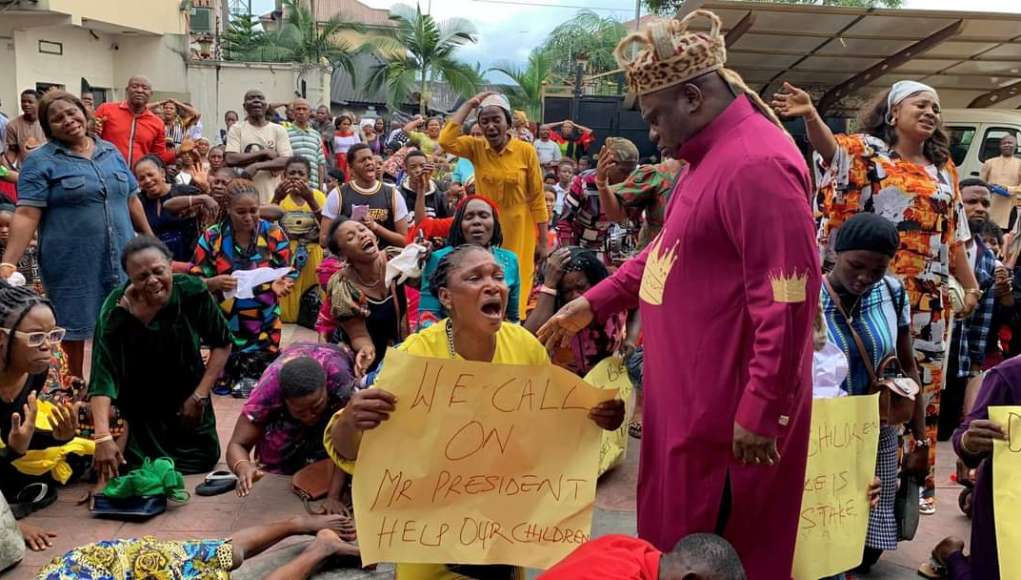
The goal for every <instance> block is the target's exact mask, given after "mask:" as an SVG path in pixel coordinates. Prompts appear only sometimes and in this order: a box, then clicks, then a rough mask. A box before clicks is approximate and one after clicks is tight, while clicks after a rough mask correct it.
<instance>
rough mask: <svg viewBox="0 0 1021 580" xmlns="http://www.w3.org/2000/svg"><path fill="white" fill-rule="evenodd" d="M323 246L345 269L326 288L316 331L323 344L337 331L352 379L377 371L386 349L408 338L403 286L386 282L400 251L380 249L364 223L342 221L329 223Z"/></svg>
mask: <svg viewBox="0 0 1021 580" xmlns="http://www.w3.org/2000/svg"><path fill="white" fill-rule="evenodd" d="M326 239H327V247H328V248H329V250H330V252H332V253H333V254H334V255H335V256H340V257H342V258H343V262H344V263H343V265H342V266H341V267H340V270H338V271H337V272H336V273H334V274H333V276H331V277H330V281H329V283H328V284H327V285H326V298H325V299H324V300H323V304H322V306H321V307H320V309H319V320H318V321H317V323H316V329H317V330H318V331H319V332H320V336H321V337H322V339H323V340H324V341H326V342H330V339H331V338H332V336H333V334H334V333H335V331H336V330H337V329H338V328H339V329H340V330H342V331H343V336H344V339H343V340H344V341H345V342H346V343H347V345H348V346H350V347H351V350H353V351H354V352H355V353H356V355H355V375H356V376H359V377H360V376H362V375H364V374H365V373H366V372H368V371H371V370H373V369H375V368H376V366H377V365H378V364H379V361H380V360H382V358H383V355H384V354H385V353H386V349H387V347H388V346H392V345H394V344H397V343H398V342H400V341H401V340H403V338H404V337H405V336H407V335H408V320H407V314H408V304H407V299H406V298H405V295H404V285H403V284H400V283H398V282H397V280H396V279H395V280H392V281H391V282H390V284H387V282H386V263H387V261H388V260H389V259H390V258H393V257H395V256H397V255H398V254H399V253H400V248H387V249H385V250H380V249H379V245H378V239H377V238H376V234H374V233H372V230H370V229H369V228H368V227H366V226H365V224H364V223H362V222H358V221H355V220H351V219H345V218H343V217H341V218H340V219H337V220H336V221H334V222H333V223H332V224H331V225H330V229H329V231H328V232H327V238H326Z"/></svg>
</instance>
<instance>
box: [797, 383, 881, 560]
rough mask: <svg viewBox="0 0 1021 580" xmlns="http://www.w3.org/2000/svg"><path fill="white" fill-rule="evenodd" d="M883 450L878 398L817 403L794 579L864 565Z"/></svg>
mask: <svg viewBox="0 0 1021 580" xmlns="http://www.w3.org/2000/svg"><path fill="white" fill-rule="evenodd" d="M878 449H879V395H869V396H861V397H839V398H836V399H815V400H813V401H812V424H811V434H810V437H809V446H808V466H807V469H806V470H805V488H804V493H803V495H802V498H801V518H800V519H799V521H798V540H797V546H796V548H795V550H794V578H795V580H809V579H810V580H816V579H817V578H822V577H824V576H831V575H835V574H839V573H841V572H846V571H848V570H850V569H852V568H854V567H855V566H857V565H858V564H859V563H860V562H861V554H862V550H863V549H864V548H865V534H866V533H867V531H868V527H869V505H868V497H867V492H868V487H869V484H870V483H871V482H872V479H873V477H875V472H876V453H877V451H878Z"/></svg>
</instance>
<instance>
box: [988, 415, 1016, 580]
mask: <svg viewBox="0 0 1021 580" xmlns="http://www.w3.org/2000/svg"><path fill="white" fill-rule="evenodd" d="M989 420H990V421H993V422H994V423H996V424H997V425H1000V426H1001V427H1003V431H1004V432H1005V433H1006V434H1007V440H1006V441H995V440H994V441H993V473H994V474H995V477H993V514H994V515H995V519H996V545H997V547H998V548H999V550H998V553H999V557H1000V578H1021V553H1019V551H1018V549H1017V547H1018V546H1021V510H1018V509H1017V506H1018V505H1021V488H1019V487H1018V484H1017V482H1018V481H1021V407H1019V406H1014V407H989Z"/></svg>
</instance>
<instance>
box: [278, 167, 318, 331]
mask: <svg viewBox="0 0 1021 580" xmlns="http://www.w3.org/2000/svg"><path fill="white" fill-rule="evenodd" d="M310 173H311V166H310V165H309V162H308V160H307V159H305V158H304V157H292V158H291V159H290V160H289V161H288V162H287V167H286V168H285V169H284V179H283V180H281V182H280V185H279V186H277V189H276V194H275V195H274V196H273V202H272V203H273V204H275V205H278V206H279V207H280V211H281V212H282V214H283V215H282V217H281V218H280V227H281V228H283V230H284V232H285V233H286V234H287V239H288V240H289V241H290V247H291V255H292V256H294V269H295V270H297V271H298V272H299V275H298V280H297V281H296V282H295V283H294V290H293V291H292V292H291V293H290V294H288V295H287V296H286V297H282V298H280V319H281V320H282V321H284V322H297V321H298V315H299V313H300V310H301V299H302V297H303V296H304V295H305V293H306V292H308V291H309V290H310V289H312V288H315V289H316V290H315V291H316V292H318V291H319V290H318V288H319V278H318V276H316V268H318V267H319V264H320V263H322V261H323V248H322V246H320V245H319V220H320V219H321V218H322V208H323V207H324V206H325V205H326V194H324V193H323V192H321V191H319V190H318V189H311V188H310V187H309V186H308V177H309V174H310ZM318 312H319V309H318V307H316V308H313V309H312V310H311V312H310V316H311V322H314V321H315V316H316V314H318Z"/></svg>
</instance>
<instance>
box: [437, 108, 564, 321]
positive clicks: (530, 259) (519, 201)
mask: <svg viewBox="0 0 1021 580" xmlns="http://www.w3.org/2000/svg"><path fill="white" fill-rule="evenodd" d="M461 133H462V131H461V125H459V124H457V123H453V122H448V123H447V125H446V126H445V127H443V131H441V132H440V147H442V148H443V150H444V151H446V152H447V153H451V154H453V155H456V156H458V157H464V158H466V159H468V160H469V161H471V162H472V165H474V166H475V190H476V191H477V192H478V194H479V195H484V196H486V197H488V198H489V199H491V200H493V202H495V203H496V205H497V207H499V208H500V228H501V229H502V230H503V244H502V247H503V248H505V249H507V250H510V251H512V252H514V253H515V254H516V255H517V257H518V265H519V266H520V274H521V294H520V304H519V309H518V311H519V312H525V307H526V306H527V305H528V298H529V296H530V295H531V293H532V277H533V276H532V275H533V272H534V270H535V243H536V236H537V230H536V227H537V225H538V224H548V223H549V220H550V216H549V213H548V212H547V210H546V198H545V196H544V195H543V190H542V166H541V165H539V156H538V155H537V154H536V152H535V147H533V146H532V144H531V143H526V142H524V141H521V140H520V139H510V140H508V141H507V145H506V146H505V147H504V148H503V150H502V151H500V152H496V151H495V150H494V149H493V148H492V147H490V146H489V142H488V141H486V140H485V139H482V138H479V137H470V136H467V135H462V134H461ZM543 243H545V240H543Z"/></svg>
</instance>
